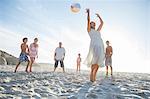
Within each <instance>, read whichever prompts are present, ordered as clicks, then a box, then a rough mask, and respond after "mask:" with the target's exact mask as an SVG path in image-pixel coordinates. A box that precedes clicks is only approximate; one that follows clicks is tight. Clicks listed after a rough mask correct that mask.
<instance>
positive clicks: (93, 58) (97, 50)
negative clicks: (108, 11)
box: [85, 9, 105, 82]
mask: <svg viewBox="0 0 150 99" xmlns="http://www.w3.org/2000/svg"><path fill="white" fill-rule="evenodd" d="M86 12H87V21H88V22H87V31H88V34H89V36H90V39H91V41H90V48H89V52H88V55H87V58H86V60H85V64H87V65H88V66H91V74H90V81H91V82H94V81H96V74H97V71H98V69H99V67H104V66H105V65H104V59H105V53H104V44H103V40H102V38H101V33H100V31H101V29H102V26H103V20H102V19H101V17H100V15H99V14H96V16H97V17H98V18H99V20H100V25H99V27H98V29H95V25H96V24H95V22H93V21H91V20H90V10H89V9H86Z"/></svg>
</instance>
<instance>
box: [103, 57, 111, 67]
mask: <svg viewBox="0 0 150 99" xmlns="http://www.w3.org/2000/svg"><path fill="white" fill-rule="evenodd" d="M105 66H112V59H111V57H106V59H105Z"/></svg>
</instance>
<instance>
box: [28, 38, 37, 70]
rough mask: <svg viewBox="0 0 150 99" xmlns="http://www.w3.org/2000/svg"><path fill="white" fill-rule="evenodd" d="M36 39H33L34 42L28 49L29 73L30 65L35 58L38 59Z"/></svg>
mask: <svg viewBox="0 0 150 99" xmlns="http://www.w3.org/2000/svg"><path fill="white" fill-rule="evenodd" d="M37 42H38V38H35V39H34V42H33V43H32V44H30V47H29V56H30V65H29V69H30V70H29V72H32V64H33V63H34V61H35V58H38V44H37Z"/></svg>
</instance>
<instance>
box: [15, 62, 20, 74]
mask: <svg viewBox="0 0 150 99" xmlns="http://www.w3.org/2000/svg"><path fill="white" fill-rule="evenodd" d="M20 63H21V62H18V64H17V65H16V68H15V71H14V73H16V71H17V68H18V66H19V65H20Z"/></svg>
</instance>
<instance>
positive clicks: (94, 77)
mask: <svg viewBox="0 0 150 99" xmlns="http://www.w3.org/2000/svg"><path fill="white" fill-rule="evenodd" d="M98 68H99V66H98V65H97V64H96V65H95V68H94V73H93V79H94V81H96V74H97V71H98Z"/></svg>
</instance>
